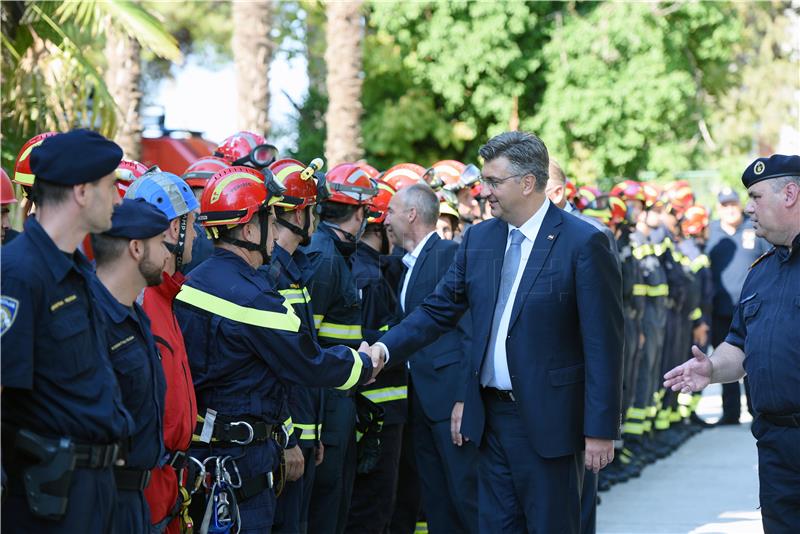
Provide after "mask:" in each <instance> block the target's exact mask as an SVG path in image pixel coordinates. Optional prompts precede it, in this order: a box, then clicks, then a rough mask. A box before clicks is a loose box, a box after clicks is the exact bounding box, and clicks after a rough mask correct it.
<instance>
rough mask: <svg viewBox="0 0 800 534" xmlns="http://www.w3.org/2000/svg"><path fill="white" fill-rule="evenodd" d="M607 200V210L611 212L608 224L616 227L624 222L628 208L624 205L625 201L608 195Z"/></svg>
mask: <svg viewBox="0 0 800 534" xmlns="http://www.w3.org/2000/svg"><path fill="white" fill-rule="evenodd" d="M607 198H608V209H609V211H610V212H611V220H610V221H609V222H610V223H611V225H612V226H616V225H618V224H620V223H622V222H624V221H625V217H626V216H627V214H628V206H627V204H625V201H624V200H622V199H621V198H619V197H615V196H613V195H609V196H608V197H607Z"/></svg>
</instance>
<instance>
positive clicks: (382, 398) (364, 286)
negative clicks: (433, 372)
mask: <svg viewBox="0 0 800 534" xmlns="http://www.w3.org/2000/svg"><path fill="white" fill-rule="evenodd" d="M384 265H388V264H384ZM381 267H382V265H381V260H380V254H379V253H378V251H376V250H375V249H373V248H372V247H370V246H368V245H365V244H363V243H362V244H360V245H359V246H358V248H357V249H356V254H355V260H354V262H353V277H354V278H355V280H356V285H357V287H358V290H359V292H360V294H361V326H362V329H361V331H362V332H363V334H364V340H365V341H366V342H367V343H370V344H372V343H375V342H376V341H378V339H379V338H380V337H381V336H382V335H383V334H384V332H386V331H388V330H389V328H391V326H393V325H394V324H396V323H397V315H396V312H397V299H396V298H395V293H394V289H393V288H392V286H391V285H390V284H389V281H388V280H387V278H386V276H385V274H384V271H383V270H382V268H381ZM360 391H361V394H362V395H364V396H365V397H366V398H368V399H369V400H371V401H372V402H374V403H376V404H380V405H381V406H382V407H383V409H384V420H383V422H384V423H386V424H397V423H404V422H405V420H406V414H407V413H408V376H407V374H406V369H405V367H403V366H396V367H393V368H391V369H386V370H384V371H383V372H381V374H379V375H378V378H377V380H375V382H374V383H372V384H370V385H368V386H364V387H363V388H361V390H360Z"/></svg>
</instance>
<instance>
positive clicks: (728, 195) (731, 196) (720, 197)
mask: <svg viewBox="0 0 800 534" xmlns="http://www.w3.org/2000/svg"><path fill="white" fill-rule="evenodd" d="M717 202H719V203H720V204H725V203H727V202H740V200H739V193H737V192H736V191H734V190H733V189H731V188H730V187H727V186H726V187H723V188H722V189H721V190H720V192H719V194H717Z"/></svg>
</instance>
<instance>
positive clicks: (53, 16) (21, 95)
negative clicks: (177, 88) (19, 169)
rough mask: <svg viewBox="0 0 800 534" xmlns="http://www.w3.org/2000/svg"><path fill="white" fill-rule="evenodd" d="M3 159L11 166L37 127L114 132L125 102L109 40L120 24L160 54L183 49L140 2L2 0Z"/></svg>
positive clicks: (174, 55)
mask: <svg viewBox="0 0 800 534" xmlns="http://www.w3.org/2000/svg"><path fill="white" fill-rule="evenodd" d="M2 10H3V12H2V17H3V33H2V77H3V84H2V88H1V90H2V101H3V109H2V161H3V166H4V167H5V168H6V169H9V170H10V169H11V168H12V166H13V163H14V160H15V159H16V155H17V153H18V151H19V148H20V146H21V145H22V144H23V143H24V142H25V141H27V140H28V139H29V138H31V137H33V136H34V135H36V134H38V133H41V132H44V131H50V130H59V131H64V130H68V129H70V128H75V127H86V128H93V129H97V130H99V131H100V132H102V133H103V134H105V135H107V136H112V135H113V134H114V131H115V130H116V127H117V113H118V112H119V109H118V108H117V105H116V104H115V102H114V99H113V97H112V96H111V95H110V94H109V92H108V88H107V87H106V84H105V82H104V81H103V76H102V73H103V68H104V58H103V48H102V45H103V42H104V36H105V34H106V33H107V32H108V31H110V30H111V29H113V30H114V31H120V32H122V33H123V34H126V35H130V36H132V37H134V38H136V39H137V40H138V41H139V43H140V44H141V45H142V47H144V48H145V49H147V50H150V51H151V52H152V53H154V54H158V55H163V56H165V57H168V58H170V59H172V60H179V59H180V57H181V54H180V50H179V49H178V47H177V45H176V43H175V41H174V40H173V39H172V37H171V36H170V35H169V34H167V33H166V32H164V30H163V29H162V28H161V25H160V23H159V22H158V20H157V19H156V18H155V17H154V16H152V15H151V14H150V13H149V12H148V11H147V10H145V9H144V8H143V7H142V6H141V5H140V4H138V3H135V2H128V1H122V0H116V1H84V2H33V1H28V2H13V3H12V2H4V3H3V4H2Z"/></svg>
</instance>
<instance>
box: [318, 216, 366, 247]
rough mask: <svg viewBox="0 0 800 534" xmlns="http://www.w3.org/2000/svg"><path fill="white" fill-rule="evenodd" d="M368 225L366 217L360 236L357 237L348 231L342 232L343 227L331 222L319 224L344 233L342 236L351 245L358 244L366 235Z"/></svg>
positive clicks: (360, 229)
mask: <svg viewBox="0 0 800 534" xmlns="http://www.w3.org/2000/svg"><path fill="white" fill-rule="evenodd" d="M366 223H367V219H366V217H365V218H364V220H363V221H362V222H361V228H359V229H358V234H357V235H353V234H351V233H350V232H348V231H347V230H342V227H341V226H339V225H338V224H336V223H332V222H329V221H322V222H320V223H319V224H324V225H325V226H328V227H330V228H335V229H337V230H339V231H340V232H341V233H342V235H343V236H344V237H345V239H347V240H348V241H350V242H351V243H357V242H358V240H359V239H360V238H361V236H362V235H364V230H365V229H366V228H367V224H366Z"/></svg>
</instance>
